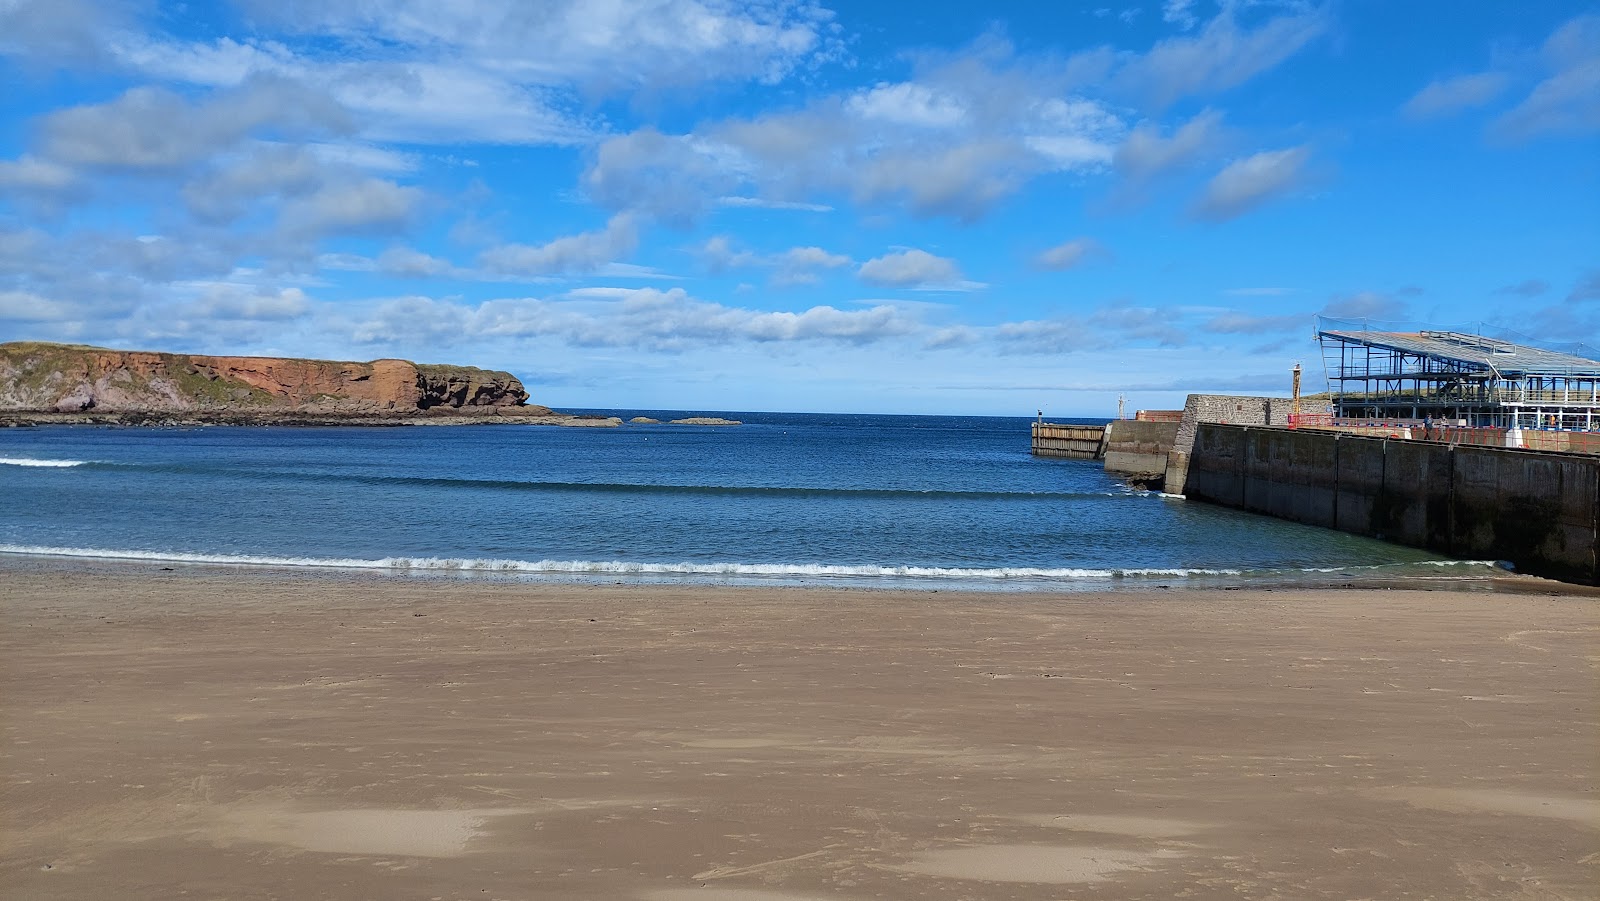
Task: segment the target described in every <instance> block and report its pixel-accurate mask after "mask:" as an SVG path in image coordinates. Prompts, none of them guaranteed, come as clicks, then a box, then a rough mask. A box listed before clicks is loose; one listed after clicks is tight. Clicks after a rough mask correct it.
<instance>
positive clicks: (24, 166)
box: [0, 153, 78, 194]
mask: <svg viewBox="0 0 1600 901" xmlns="http://www.w3.org/2000/svg"><path fill="white" fill-rule="evenodd" d="M77 185H78V177H77V175H76V173H74V172H73V171H72V170H71V169H69V168H67V167H66V166H63V165H61V164H60V163H54V162H50V161H49V160H41V159H38V158H37V157H34V156H33V155H32V154H26V153H25V154H23V155H22V156H20V157H18V158H17V159H15V160H0V194H4V193H10V192H15V193H18V194H58V193H60V192H63V191H67V190H70V189H72V188H74V187H77Z"/></svg>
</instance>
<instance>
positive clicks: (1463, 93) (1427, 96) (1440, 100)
mask: <svg viewBox="0 0 1600 901" xmlns="http://www.w3.org/2000/svg"><path fill="white" fill-rule="evenodd" d="M1505 87H1506V77H1505V76H1504V75H1502V74H1501V73H1499V72H1479V73H1477V74H1475V75H1457V76H1455V77H1454V78H1441V79H1439V80H1438V81H1434V82H1432V83H1430V84H1429V85H1428V86H1427V87H1425V88H1423V89H1422V90H1420V91H1418V92H1417V93H1416V96H1414V97H1412V98H1411V99H1410V100H1407V101H1406V104H1405V106H1403V107H1401V109H1400V111H1401V112H1402V113H1403V114H1404V115H1405V116H1406V117H1407V118H1410V119H1433V118H1438V117H1441V116H1448V115H1451V114H1453V113H1458V112H1460V111H1462V110H1465V109H1471V108H1472V107H1475V106H1483V105H1484V104H1486V103H1488V102H1489V101H1491V100H1493V99H1495V98H1496V97H1498V96H1500V92H1501V91H1504V90H1505Z"/></svg>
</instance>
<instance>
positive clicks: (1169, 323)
mask: <svg viewBox="0 0 1600 901" xmlns="http://www.w3.org/2000/svg"><path fill="white" fill-rule="evenodd" d="M1174 319H1175V317H1174V315H1173V313H1172V311H1171V310H1163V309H1158V308H1155V307H1138V306H1133V305H1131V304H1127V303H1113V304H1110V305H1108V306H1104V307H1101V308H1100V309H1098V310H1096V311H1095V312H1094V314H1093V315H1091V316H1090V317H1089V320H1088V321H1089V324H1090V325H1095V326H1099V327H1101V328H1105V329H1109V330H1112V331H1115V332H1118V333H1120V334H1121V336H1122V337H1123V339H1124V340H1125V341H1126V340H1132V341H1154V342H1156V343H1157V344H1159V345H1161V346H1162V347H1182V346H1183V345H1185V344H1187V343H1188V341H1189V335H1188V333H1187V332H1186V331H1184V329H1183V328H1181V327H1180V326H1179V324H1178V323H1177V322H1175V321H1174Z"/></svg>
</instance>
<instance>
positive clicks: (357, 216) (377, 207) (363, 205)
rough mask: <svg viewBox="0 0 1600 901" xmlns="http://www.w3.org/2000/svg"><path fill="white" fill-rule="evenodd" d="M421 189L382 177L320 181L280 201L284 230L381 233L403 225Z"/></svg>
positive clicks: (314, 235)
mask: <svg viewBox="0 0 1600 901" xmlns="http://www.w3.org/2000/svg"><path fill="white" fill-rule="evenodd" d="M421 200H422V191H421V190H419V189H417V188H410V187H403V186H401V185H397V184H395V183H394V182H391V181H386V180H384V179H381V178H368V179H363V180H360V181H355V182H350V183H331V184H326V185H323V186H322V187H321V188H319V189H318V190H317V191H315V192H314V193H311V194H308V195H306V196H303V197H295V198H293V199H291V200H289V201H287V202H285V203H284V205H283V213H282V216H281V222H282V225H283V228H284V230H285V232H287V233H288V234H290V235H292V236H296V237H302V238H312V239H315V238H320V237H324V236H327V235H338V234H383V233H388V232H395V231H399V230H401V229H403V228H404V227H405V226H406V224H407V223H408V222H410V220H411V219H412V218H413V216H414V215H415V214H416V212H417V207H418V205H419V203H420V202H421Z"/></svg>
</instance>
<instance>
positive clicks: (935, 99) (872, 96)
mask: <svg viewBox="0 0 1600 901" xmlns="http://www.w3.org/2000/svg"><path fill="white" fill-rule="evenodd" d="M844 106H845V109H846V110H848V111H849V112H850V113H852V114H853V115H856V116H859V117H861V118H862V119H868V120H872V121H876V122H886V123H889V124H892V125H910V126H914V127H917V128H952V127H954V126H958V125H961V124H963V123H964V122H966V119H967V109H966V105H965V104H964V103H963V102H962V101H961V99H959V98H957V97H953V96H950V95H948V94H945V93H943V92H941V91H937V90H935V89H934V88H931V87H929V86H927V85H922V84H915V83H912V82H901V83H899V84H887V83H879V84H878V85H877V86H876V87H873V88H870V89H868V90H864V91H858V92H856V93H855V94H852V95H850V96H849V97H848V98H846V100H845V104H844Z"/></svg>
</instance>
